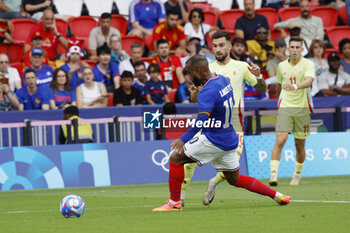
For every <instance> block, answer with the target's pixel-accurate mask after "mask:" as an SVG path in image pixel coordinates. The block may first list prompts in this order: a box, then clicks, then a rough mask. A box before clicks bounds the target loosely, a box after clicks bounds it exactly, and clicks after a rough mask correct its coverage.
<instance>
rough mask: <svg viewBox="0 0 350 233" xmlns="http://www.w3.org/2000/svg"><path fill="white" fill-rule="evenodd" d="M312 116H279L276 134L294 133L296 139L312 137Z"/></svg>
mask: <svg viewBox="0 0 350 233" xmlns="http://www.w3.org/2000/svg"><path fill="white" fill-rule="evenodd" d="M310 122H311V117H310V115H304V116H288V115H283V114H278V115H277V120H276V132H289V133H293V134H294V137H295V138H296V139H305V138H306V137H308V136H310Z"/></svg>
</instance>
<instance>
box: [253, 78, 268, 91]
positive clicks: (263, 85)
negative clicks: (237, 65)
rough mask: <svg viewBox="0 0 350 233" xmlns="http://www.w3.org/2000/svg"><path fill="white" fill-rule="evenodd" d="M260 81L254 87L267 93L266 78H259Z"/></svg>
mask: <svg viewBox="0 0 350 233" xmlns="http://www.w3.org/2000/svg"><path fill="white" fill-rule="evenodd" d="M257 81H258V83H257V84H256V85H255V86H254V88H255V89H256V90H257V91H258V92H260V93H262V94H265V93H266V83H265V80H264V79H257Z"/></svg>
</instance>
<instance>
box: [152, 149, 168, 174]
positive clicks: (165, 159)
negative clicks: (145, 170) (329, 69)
mask: <svg viewBox="0 0 350 233" xmlns="http://www.w3.org/2000/svg"><path fill="white" fill-rule="evenodd" d="M158 153H159V154H161V156H163V158H162V159H160V162H158V161H159V157H160V156H157V154H158ZM170 154H171V152H170ZM169 158H170V155H168V153H167V152H166V151H164V150H155V151H154V152H153V154H152V161H153V163H154V164H155V165H157V166H161V167H162V169H163V170H164V171H166V172H169V168H167V167H166V165H167V164H168V162H169Z"/></svg>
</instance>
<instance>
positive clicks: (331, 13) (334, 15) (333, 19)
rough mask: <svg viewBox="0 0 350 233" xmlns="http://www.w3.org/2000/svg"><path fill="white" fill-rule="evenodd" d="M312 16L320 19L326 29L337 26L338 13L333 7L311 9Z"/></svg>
mask: <svg viewBox="0 0 350 233" xmlns="http://www.w3.org/2000/svg"><path fill="white" fill-rule="evenodd" d="M310 14H311V15H313V16H317V17H320V18H321V19H322V21H323V27H324V28H325V29H327V28H329V27H333V26H335V25H337V21H338V11H337V10H336V9H335V8H334V7H331V6H315V7H313V8H311V11H310Z"/></svg>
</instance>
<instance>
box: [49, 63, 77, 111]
mask: <svg viewBox="0 0 350 233" xmlns="http://www.w3.org/2000/svg"><path fill="white" fill-rule="evenodd" d="M48 92H49V101H50V102H49V103H50V109H59V108H67V107H69V106H71V105H76V98H75V93H74V91H73V90H72V88H71V87H70V85H69V80H68V77H67V73H66V71H65V70H64V69H62V68H58V69H56V70H55V72H54V73H53V79H52V82H51V85H50V89H49V91H48Z"/></svg>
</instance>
